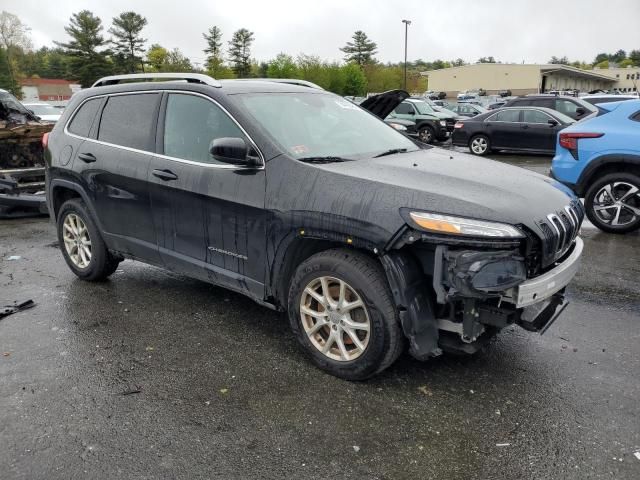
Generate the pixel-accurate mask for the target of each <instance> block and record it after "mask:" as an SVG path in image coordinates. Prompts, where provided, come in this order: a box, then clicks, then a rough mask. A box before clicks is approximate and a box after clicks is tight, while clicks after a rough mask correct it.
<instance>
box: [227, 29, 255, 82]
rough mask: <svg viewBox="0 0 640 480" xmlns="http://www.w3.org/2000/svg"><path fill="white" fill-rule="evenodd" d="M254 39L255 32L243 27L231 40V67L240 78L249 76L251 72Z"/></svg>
mask: <svg viewBox="0 0 640 480" xmlns="http://www.w3.org/2000/svg"><path fill="white" fill-rule="evenodd" d="M253 40H254V37H253V32H250V31H249V30H247V29H246V28H241V29H240V30H237V31H236V32H235V33H234V34H233V37H231V41H230V42H229V60H230V61H231V63H232V67H231V68H232V69H233V71H234V72H235V74H236V75H237V76H238V77H240V78H242V77H247V76H248V75H249V73H250V72H251V44H252V43H253Z"/></svg>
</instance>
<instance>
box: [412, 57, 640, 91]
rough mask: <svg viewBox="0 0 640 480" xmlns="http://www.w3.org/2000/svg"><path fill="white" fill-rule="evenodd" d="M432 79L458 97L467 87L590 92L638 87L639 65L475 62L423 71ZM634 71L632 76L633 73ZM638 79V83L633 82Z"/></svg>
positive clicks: (434, 87) (437, 86)
mask: <svg viewBox="0 0 640 480" xmlns="http://www.w3.org/2000/svg"><path fill="white" fill-rule="evenodd" d="M422 75H424V76H426V77H428V79H429V90H434V91H437V92H446V93H447V97H455V96H456V95H457V94H458V93H459V92H461V91H464V90H473V89H479V88H482V89H484V90H486V92H487V94H489V95H491V94H497V93H498V92H500V90H511V94H512V95H526V94H529V93H540V92H548V91H550V90H567V89H577V90H580V91H583V92H588V91H591V90H597V89H607V90H608V89H612V88H619V89H621V90H624V91H637V89H636V83H637V84H638V87H640V80H636V79H640V68H637V67H634V68H612V69H595V70H581V69H579V68H575V67H570V66H568V65H555V64H548V65H535V64H517V63H516V64H514V63H476V64H473V65H464V66H461V67H452V68H444V69H442V70H431V71H427V72H422ZM632 75H633V77H634V78H633V79H632V78H631V76H632ZM634 82H635V83H634Z"/></svg>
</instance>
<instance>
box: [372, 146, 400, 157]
mask: <svg viewBox="0 0 640 480" xmlns="http://www.w3.org/2000/svg"><path fill="white" fill-rule="evenodd" d="M406 152H407V149H406V148H392V149H391V150H387V151H386V152H382V153H381V154H379V155H376V156H375V157H373V158H378V157H385V156H387V155H395V154H396V153H406Z"/></svg>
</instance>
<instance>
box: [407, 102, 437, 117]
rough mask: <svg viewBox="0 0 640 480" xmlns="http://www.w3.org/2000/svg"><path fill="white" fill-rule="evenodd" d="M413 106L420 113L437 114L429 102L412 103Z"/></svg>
mask: <svg viewBox="0 0 640 480" xmlns="http://www.w3.org/2000/svg"><path fill="white" fill-rule="evenodd" d="M411 104H412V105H413V106H414V107H416V110H418V113H422V114H425V115H428V114H430V113H433V112H435V110H434V109H433V107H432V106H431V105H429V104H428V103H427V102H423V101H422V100H417V101H413V102H411Z"/></svg>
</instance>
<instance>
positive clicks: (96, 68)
mask: <svg viewBox="0 0 640 480" xmlns="http://www.w3.org/2000/svg"><path fill="white" fill-rule="evenodd" d="M64 30H65V31H66V32H67V34H68V35H69V36H70V37H71V41H70V42H67V43H60V42H55V43H56V44H57V45H58V46H60V47H62V48H63V49H65V53H66V54H67V55H69V56H71V57H72V59H71V68H72V71H73V72H74V76H75V77H76V78H77V79H78V80H79V81H80V84H81V85H82V86H83V87H85V88H86V87H90V86H91V85H92V84H93V82H95V81H96V80H97V79H98V78H100V77H102V76H105V75H109V74H110V73H112V71H113V69H112V66H111V64H110V63H109V61H108V59H107V56H108V54H109V51H108V50H107V49H106V48H105V46H106V44H107V41H106V40H105V38H104V37H103V36H102V33H101V32H102V20H100V18H98V17H96V16H95V15H94V14H93V13H92V12H90V11H89V10H82V11H81V12H78V13H74V14H73V15H72V16H71V19H70V24H69V25H68V26H66V27H64ZM99 49H102V50H99Z"/></svg>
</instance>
